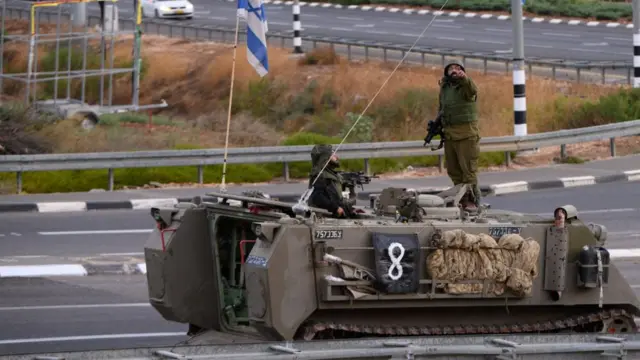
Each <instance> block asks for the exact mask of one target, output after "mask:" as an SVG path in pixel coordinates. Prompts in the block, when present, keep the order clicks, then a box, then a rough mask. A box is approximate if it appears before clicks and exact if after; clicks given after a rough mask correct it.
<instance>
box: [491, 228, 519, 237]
mask: <svg viewBox="0 0 640 360" xmlns="http://www.w3.org/2000/svg"><path fill="white" fill-rule="evenodd" d="M521 230H522V228H519V227H516V226H496V227H490V228H489V235H490V236H491V237H493V238H501V237H502V236H504V235H506V234H520V231H521Z"/></svg>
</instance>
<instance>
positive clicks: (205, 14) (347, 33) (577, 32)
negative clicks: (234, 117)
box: [90, 0, 633, 61]
mask: <svg viewBox="0 0 640 360" xmlns="http://www.w3.org/2000/svg"><path fill="white" fill-rule="evenodd" d="M129 1H130V0H124V1H121V2H120V4H121V5H120V9H119V10H120V16H121V17H122V18H126V17H131V16H132V15H133V5H131V6H130V7H129V6H128V5H127V3H129ZM131 3H132V2H131ZM193 3H194V6H195V9H196V14H195V16H194V19H193V20H190V21H189V20H186V21H184V22H187V23H192V24H199V25H200V24H201V25H213V26H225V27H229V28H234V27H235V3H234V2H227V1H211V2H209V1H205V0H194V1H193ZM90 7H91V8H93V10H90V11H91V13H92V14H99V11H98V10H97V5H96V4H92V5H90ZM265 7H266V12H267V18H268V21H269V31H283V32H287V31H288V32H293V24H292V18H293V17H292V10H291V6H286V5H273V4H267V5H265ZM433 16H434V15H431V14H426V15H406V14H403V13H387V12H373V11H368V12H364V11H356V10H344V9H333V8H322V7H308V6H304V7H301V22H302V34H303V36H304V35H315V36H326V37H338V38H348V39H355V40H365V41H372V42H391V43H394V44H412V43H413V42H414V41H415V40H416V39H417V38H418V36H419V35H420V34H421V33H422V30H423V29H424V28H425V27H426V26H427V25H428V24H429V22H430V21H431V20H432V19H433ZM178 21H180V20H178ZM511 26H512V25H511V22H510V21H504V20H497V19H479V18H464V17H457V18H451V17H446V16H439V17H436V20H435V21H434V22H433V23H432V25H431V26H430V29H429V30H427V32H426V33H425V34H424V36H423V37H422V38H421V40H420V41H419V42H418V45H419V46H430V47H438V48H442V49H456V50H465V51H478V52H489V53H504V52H505V51H508V50H510V49H511V47H512V41H513V35H512V27H511ZM524 33H525V35H524V41H525V55H526V56H527V57H544V58H556V59H570V60H591V61H606V60H629V61H630V60H632V59H633V38H632V34H633V32H632V29H626V28H624V27H617V28H606V27H594V28H592V27H586V26H570V25H567V24H549V23H532V22H525V23H524Z"/></svg>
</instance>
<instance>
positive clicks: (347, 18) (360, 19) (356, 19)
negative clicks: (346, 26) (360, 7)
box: [305, 15, 364, 21]
mask: <svg viewBox="0 0 640 360" xmlns="http://www.w3.org/2000/svg"><path fill="white" fill-rule="evenodd" d="M305 16H307V15H305ZM336 19H340V20H347V21H364V18H359V17H346V16H338V17H336Z"/></svg>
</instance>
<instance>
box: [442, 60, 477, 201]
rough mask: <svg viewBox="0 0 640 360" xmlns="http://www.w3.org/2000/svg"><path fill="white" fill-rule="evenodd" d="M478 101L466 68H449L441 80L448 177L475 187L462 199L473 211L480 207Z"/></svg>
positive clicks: (455, 65) (473, 84) (474, 85)
mask: <svg viewBox="0 0 640 360" xmlns="http://www.w3.org/2000/svg"><path fill="white" fill-rule="evenodd" d="M477 98H478V88H477V87H476V84H475V83H474V82H473V80H471V78H470V77H469V76H468V75H467V74H466V72H465V69H464V66H462V64H460V63H457V62H453V63H450V64H448V65H447V66H445V68H444V76H443V77H442V79H441V80H440V104H439V106H440V108H439V111H442V118H441V121H442V129H443V132H444V135H445V136H444V140H445V142H444V156H445V159H446V163H447V174H448V175H449V178H451V181H453V185H454V186H455V185H458V184H461V183H462V184H469V185H471V188H472V191H471V193H470V194H469V193H468V194H466V195H465V197H464V198H463V199H461V204H462V206H463V207H464V208H465V209H467V210H472V211H474V210H477V208H478V206H480V188H479V186H478V174H477V172H478V157H479V155H480V130H479V128H478V114H477V107H476V101H477Z"/></svg>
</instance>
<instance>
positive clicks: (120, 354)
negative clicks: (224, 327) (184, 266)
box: [0, 333, 640, 360]
mask: <svg viewBox="0 0 640 360" xmlns="http://www.w3.org/2000/svg"><path fill="white" fill-rule="evenodd" d="M639 339H640V336H639V334H637V333H629V334H624V335H623V336H607V335H601V334H584V335H583V334H581V335H564V334H554V336H548V335H519V336H510V335H505V336H499V337H498V336H464V337H456V336H449V337H448V338H447V337H439V336H437V337H436V336H432V337H406V338H396V339H366V340H358V339H355V340H344V341H339V340H337V341H323V340H314V341H305V342H300V341H295V342H291V343H288V344H285V343H284V342H282V343H279V342H275V343H274V342H259V343H240V344H220V345H215V346H212V345H201V346H200V345H199V346H174V347H163V348H150V347H148V348H136V349H113V350H94V351H77V352H64V353H53V354H47V355H48V356H38V355H40V354H35V353H34V354H24V355H9V356H0V360H3V359H6V360H32V359H39V358H47V359H66V360H80V359H83V360H84V359H94V360H106V359H110V360H162V359H196V358H197V359H203V360H205V359H206V360H223V359H224V360H263V359H273V360H285V359H299V360H302V359H306V360H311V359H327V360H328V359H332V360H345V359H350V360H353V359H411V360H415V359H430V360H435V359H532V360H533V359H536V360H540V359H549V358H558V355H560V354H562V357H563V358H565V359H586V358H589V359H591V358H596V356H599V357H600V358H603V359H604V358H607V357H609V358H616V359H626V358H636V357H637V354H638V352H639V351H640V341H639ZM43 355H44V354H43Z"/></svg>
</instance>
